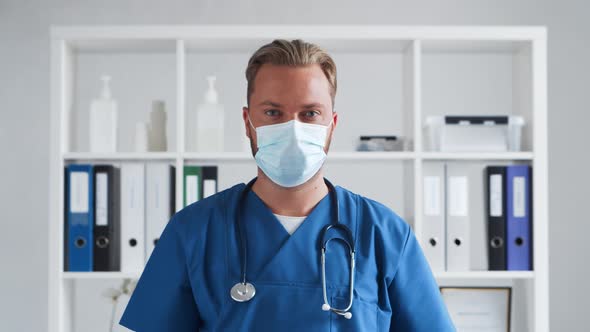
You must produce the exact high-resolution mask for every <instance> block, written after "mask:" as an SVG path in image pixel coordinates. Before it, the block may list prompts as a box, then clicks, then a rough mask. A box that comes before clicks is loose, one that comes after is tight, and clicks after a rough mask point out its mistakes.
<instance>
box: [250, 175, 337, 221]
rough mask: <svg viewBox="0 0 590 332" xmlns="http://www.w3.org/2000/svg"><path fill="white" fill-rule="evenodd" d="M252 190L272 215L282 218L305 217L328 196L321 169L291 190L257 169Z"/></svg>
mask: <svg viewBox="0 0 590 332" xmlns="http://www.w3.org/2000/svg"><path fill="white" fill-rule="evenodd" d="M252 190H253V191H254V192H255V193H256V195H258V197H260V199H262V201H263V202H264V203H265V204H266V206H268V207H269V208H270V209H271V211H272V212H273V213H276V214H280V215H283V216H307V215H308V214H309V213H310V212H311V210H313V208H314V207H315V206H316V204H317V203H318V202H319V201H320V200H321V199H322V198H324V196H326V195H327V194H328V186H327V185H326V183H325V182H324V176H323V168H322V169H320V170H319V171H318V172H317V173H316V174H315V175H314V176H313V177H312V178H311V179H310V180H309V181H307V182H305V183H303V184H301V185H299V186H296V187H293V188H285V187H281V186H279V185H277V184H276V183H274V182H272V180H271V179H269V178H268V177H267V176H266V175H265V174H264V173H263V172H262V170H261V169H260V168H258V179H257V180H256V182H254V185H253V186H252Z"/></svg>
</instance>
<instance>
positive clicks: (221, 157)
mask: <svg viewBox="0 0 590 332" xmlns="http://www.w3.org/2000/svg"><path fill="white" fill-rule="evenodd" d="M183 157H184V159H186V160H189V161H190V160H194V161H254V157H253V156H252V154H251V153H249V152H220V153H198V152H189V153H185V154H184V155H183ZM414 157H415V154H414V152H409V151H399V152H397V151H395V152H368V151H367V152H357V151H351V152H329V153H328V161H330V160H331V161H351V160H359V161H371V160H375V161H382V160H412V159H414Z"/></svg>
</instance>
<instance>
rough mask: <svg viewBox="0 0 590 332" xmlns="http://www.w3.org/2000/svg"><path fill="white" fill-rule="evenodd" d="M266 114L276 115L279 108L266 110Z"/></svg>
mask: <svg viewBox="0 0 590 332" xmlns="http://www.w3.org/2000/svg"><path fill="white" fill-rule="evenodd" d="M264 113H265V114H266V115H268V116H277V115H279V110H274V109H273V110H267V111H266V112H264Z"/></svg>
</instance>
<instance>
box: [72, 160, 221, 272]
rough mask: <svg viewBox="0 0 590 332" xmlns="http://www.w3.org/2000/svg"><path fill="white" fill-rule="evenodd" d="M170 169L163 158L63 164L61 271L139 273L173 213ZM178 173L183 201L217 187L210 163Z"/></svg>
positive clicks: (200, 195)
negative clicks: (63, 202) (62, 265)
mask: <svg viewBox="0 0 590 332" xmlns="http://www.w3.org/2000/svg"><path fill="white" fill-rule="evenodd" d="M175 174H176V171H175V167H174V166H172V165H169V164H167V163H140V162H125V163H121V164H118V165H92V164H71V165H68V166H67V167H65V169H64V175H65V183H64V184H65V204H64V208H65V211H64V218H65V223H64V270H65V271H86V272H88V271H123V272H141V271H142V270H143V267H144V265H145V263H146V262H147V260H148V259H149V257H150V255H151V253H152V251H153V250H154V248H155V246H156V245H157V242H158V239H159V236H160V234H161V233H162V231H163V230H164V227H165V226H166V225H167V223H168V221H169V220H170V218H171V217H172V215H173V214H174V211H175ZM184 177H185V191H184V199H185V203H189V202H190V203H193V202H195V201H197V200H199V199H202V198H205V197H207V196H209V195H212V194H214V193H216V192H217V182H218V181H217V167H216V166H203V167H201V166H186V167H185V174H184ZM194 177H196V182H195V178H194ZM185 205H187V204H185Z"/></svg>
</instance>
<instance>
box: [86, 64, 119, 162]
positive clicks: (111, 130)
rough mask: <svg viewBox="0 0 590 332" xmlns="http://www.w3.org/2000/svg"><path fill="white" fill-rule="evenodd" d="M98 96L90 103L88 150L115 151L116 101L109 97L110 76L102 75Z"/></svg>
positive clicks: (116, 129)
mask: <svg viewBox="0 0 590 332" xmlns="http://www.w3.org/2000/svg"><path fill="white" fill-rule="evenodd" d="M101 80H102V93H101V96H100V98H97V99H94V100H93V101H92V103H91V104H90V117H89V118H90V123H89V128H90V152H102V153H105V152H106V153H112V152H116V151H117V131H118V114H117V102H116V101H115V100H113V99H112V97H111V87H110V84H109V83H110V80H111V77H110V76H107V75H103V76H102V77H101Z"/></svg>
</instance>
